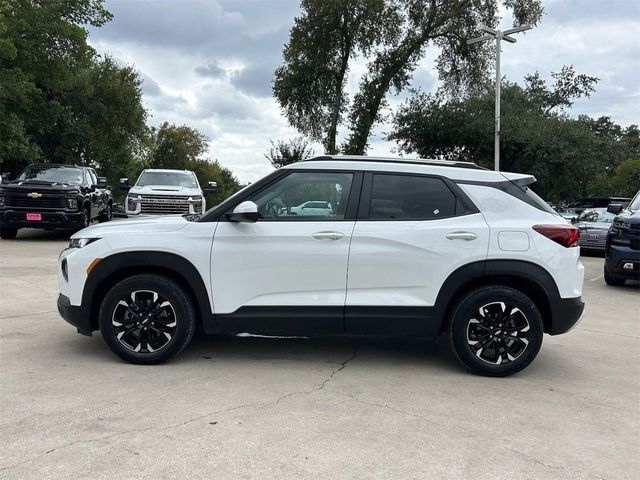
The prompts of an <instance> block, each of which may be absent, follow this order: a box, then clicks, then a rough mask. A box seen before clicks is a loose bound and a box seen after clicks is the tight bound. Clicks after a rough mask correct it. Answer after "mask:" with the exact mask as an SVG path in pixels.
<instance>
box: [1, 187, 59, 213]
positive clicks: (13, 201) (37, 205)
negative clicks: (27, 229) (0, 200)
mask: <svg viewBox="0 0 640 480" xmlns="http://www.w3.org/2000/svg"><path fill="white" fill-rule="evenodd" d="M29 193H39V194H41V195H42V196H41V197H39V198H31V197H28V196H27V195H28V194H29ZM4 204H5V207H14V208H29V209H33V210H41V209H47V208H55V209H60V208H65V207H66V206H67V199H66V197H65V195H64V194H63V193H62V192H60V193H46V192H37V191H35V190H34V191H22V192H6V193H5V197H4Z"/></svg>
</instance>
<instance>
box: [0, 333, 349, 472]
mask: <svg viewBox="0 0 640 480" xmlns="http://www.w3.org/2000/svg"><path fill="white" fill-rule="evenodd" d="M357 356H358V346H357V345H354V347H353V353H352V355H351V356H350V357H349V358H347V359H346V360H344V361H342V362H339V366H338V367H337V368H335V369H334V370H332V371H331V374H330V375H329V376H328V377H327V378H326V379H324V380H323V381H322V382H321V383H320V385H318V386H316V387H314V388H312V389H311V390H299V391H295V392H289V393H285V394H284V395H281V396H280V397H278V398H277V399H276V400H274V401H271V402H255V403H245V404H242V405H237V406H235V407H229V408H225V409H223V410H216V411H213V412H207V413H205V414H203V415H198V416H197V417H194V418H190V419H189V420H186V421H184V422H181V423H177V424H174V425H167V426H164V427H147V428H141V429H137V428H133V429H130V430H124V431H120V432H115V433H112V434H111V435H106V436H104V437H98V438H90V439H87V440H74V441H72V442H69V443H65V444H62V445H59V446H57V447H53V448H52V449H50V450H47V451H46V452H43V453H41V454H39V455H36V456H34V457H31V458H28V459H26V460H24V461H22V462H18V463H15V464H13V465H8V466H6V467H0V472H2V471H6V470H10V469H13V468H16V467H20V466H22V465H25V464H27V463H31V462H33V461H36V460H38V459H40V458H42V457H45V456H46V455H49V454H50V453H52V452H55V451H56V450H61V449H63V448H68V447H71V446H74V445H78V444H83V443H96V442H102V441H105V440H109V439H111V438H114V437H119V436H121V435H127V434H129V433H134V432H135V433H141V432H147V431H150V430H158V431H163V430H173V429H176V428H180V427H184V426H186V425H189V424H191V423H193V422H197V421H198V420H202V419H203V418H205V417H209V416H213V415H222V414H225V413H228V412H233V411H236V410H242V409H245V408H266V407H270V406H275V405H278V404H280V402H281V401H282V400H284V399H286V398H289V397H293V396H296V395H311V394H312V393H314V392H318V391H320V390H324V388H325V387H326V386H327V384H328V383H330V382H331V381H333V379H334V378H335V376H336V375H337V374H338V373H340V372H341V371H342V370H344V369H345V368H346V367H347V365H348V364H349V363H350V362H351V361H352V360H354V359H355V358H356V357H357Z"/></svg>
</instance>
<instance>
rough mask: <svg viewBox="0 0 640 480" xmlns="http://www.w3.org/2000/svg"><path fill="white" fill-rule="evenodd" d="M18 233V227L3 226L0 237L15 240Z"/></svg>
mask: <svg viewBox="0 0 640 480" xmlns="http://www.w3.org/2000/svg"><path fill="white" fill-rule="evenodd" d="M16 235H18V229H17V228H2V229H0V238H3V239H4V240H13V239H14V238H16Z"/></svg>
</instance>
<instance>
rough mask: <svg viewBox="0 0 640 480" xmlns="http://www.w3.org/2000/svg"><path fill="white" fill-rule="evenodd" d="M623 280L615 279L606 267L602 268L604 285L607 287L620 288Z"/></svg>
mask: <svg viewBox="0 0 640 480" xmlns="http://www.w3.org/2000/svg"><path fill="white" fill-rule="evenodd" d="M624 281H625V280H624V278H620V277H616V276H615V275H613V274H612V273H611V272H609V269H608V268H607V265H606V264H605V266H604V283H606V284H607V285H611V286H613V287H621V286H622V285H624Z"/></svg>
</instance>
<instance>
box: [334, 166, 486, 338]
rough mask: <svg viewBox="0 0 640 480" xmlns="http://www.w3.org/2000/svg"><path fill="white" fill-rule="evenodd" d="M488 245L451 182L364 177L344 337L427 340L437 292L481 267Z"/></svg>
mask: <svg viewBox="0 0 640 480" xmlns="http://www.w3.org/2000/svg"><path fill="white" fill-rule="evenodd" d="M488 246H489V228H488V226H487V223H486V221H485V220H484V217H483V216H482V214H481V213H479V212H478V211H477V209H476V208H475V207H474V206H473V204H472V203H471V201H470V200H469V199H468V198H467V197H466V195H464V193H462V191H461V190H460V189H459V188H458V187H457V185H455V184H454V183H453V182H450V181H449V180H445V179H442V178H440V177H437V176H426V175H415V174H387V173H367V174H366V176H365V179H364V184H363V189H362V200H361V204H360V211H359V212H358V220H357V222H356V226H355V228H354V232H353V235H352V239H351V251H350V256H349V271H348V283H347V301H346V307H345V328H346V332H347V333H353V334H360V333H380V334H401V335H404V334H406V335H431V334H433V333H434V332H433V328H434V326H439V324H438V323H437V322H435V321H432V322H430V321H429V318H430V317H433V316H435V315H434V314H435V312H434V305H435V301H436V298H437V296H438V292H439V290H440V287H441V286H442V285H443V283H444V281H445V280H446V278H447V277H448V276H449V275H450V274H451V273H452V272H453V271H455V270H456V269H457V268H458V267H460V266H462V265H464V264H466V263H471V262H473V261H478V260H485V259H486V257H487V251H488ZM435 333H436V334H437V333H438V332H435Z"/></svg>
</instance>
